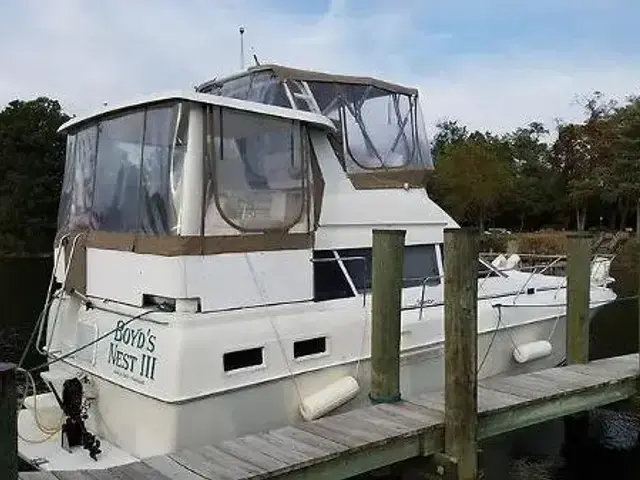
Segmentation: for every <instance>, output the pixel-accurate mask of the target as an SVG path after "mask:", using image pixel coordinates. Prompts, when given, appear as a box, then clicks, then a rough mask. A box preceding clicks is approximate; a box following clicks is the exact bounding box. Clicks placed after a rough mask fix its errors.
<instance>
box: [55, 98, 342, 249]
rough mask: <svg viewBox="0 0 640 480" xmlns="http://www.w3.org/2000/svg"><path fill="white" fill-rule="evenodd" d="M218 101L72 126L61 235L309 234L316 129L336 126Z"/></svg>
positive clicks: (169, 104) (153, 106) (161, 105)
mask: <svg viewBox="0 0 640 480" xmlns="http://www.w3.org/2000/svg"><path fill="white" fill-rule="evenodd" d="M192 96H193V97H197V98H200V97H204V99H206V100H212V99H215V97H212V96H210V95H201V96H199V95H198V94H194V95H192ZM225 102H226V103H232V104H233V103H234V102H235V103H242V104H244V103H245V102H237V101H226V100H225ZM225 102H222V103H225ZM215 103H216V102H213V103H205V102H202V103H200V102H196V101H191V100H190V99H167V100H164V101H160V102H158V101H155V102H147V103H144V102H143V103H139V104H134V105H130V106H127V107H126V108H121V109H116V110H115V111H113V112H105V113H103V114H100V115H95V116H93V117H88V118H86V119H82V120H81V121H75V122H73V125H70V126H68V127H65V128H66V130H67V132H68V140H67V158H66V166H65V176H64V181H63V187H62V195H61V199H60V208H59V217H58V230H59V236H60V235H61V234H64V233H66V232H72V231H87V230H88V231H100V232H110V233H118V234H136V235H144V236H194V235H207V236H227V237H228V236H239V235H242V234H244V233H273V232H280V233H287V232H296V233H306V232H310V231H311V230H312V228H313V225H312V221H311V217H312V209H313V208H314V205H313V195H312V192H311V190H312V188H313V186H314V181H315V182H316V183H317V182H318V179H314V178H313V174H312V168H311V166H310V162H311V161H312V159H311V151H310V145H309V139H308V135H309V134H308V124H309V123H316V122H317V123H319V124H321V125H319V126H322V127H324V128H327V127H328V126H329V125H330V123H329V121H328V120H326V119H324V118H322V117H320V116H317V115H313V114H305V113H301V114H297V113H295V114H294V113H293V112H291V110H287V111H284V112H283V111H282V110H281V111H277V112H276V113H277V115H275V114H274V115H268V114H264V113H261V112H259V111H258V112H256V111H255V110H256V108H253V110H254V111H251V109H241V108H228V107H227V106H225V105H218V104H215ZM217 103H221V102H220V101H217ZM258 107H260V108H265V107H261V106H258ZM267 109H272V110H277V109H273V107H267ZM258 110H259V109H258ZM284 113H288V115H289V117H291V118H287V117H286V116H285V115H284ZM307 117H308V118H307ZM311 119H313V120H314V121H315V122H314V121H311V122H309V120H311ZM305 120H307V121H305Z"/></svg>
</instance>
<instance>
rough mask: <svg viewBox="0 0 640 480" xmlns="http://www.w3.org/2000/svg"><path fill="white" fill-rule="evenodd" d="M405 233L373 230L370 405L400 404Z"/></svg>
mask: <svg viewBox="0 0 640 480" xmlns="http://www.w3.org/2000/svg"><path fill="white" fill-rule="evenodd" d="M405 235H406V230H377V229H374V230H373V249H372V264H373V265H372V292H373V293H372V295H373V298H372V306H371V310H372V321H371V323H372V325H371V392H370V393H369V398H370V399H371V400H372V401H373V402H374V403H391V402H397V401H399V400H400V308H401V294H402V271H403V265H404V239H405Z"/></svg>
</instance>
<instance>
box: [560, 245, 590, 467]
mask: <svg viewBox="0 0 640 480" xmlns="http://www.w3.org/2000/svg"><path fill="white" fill-rule="evenodd" d="M567 240H568V245H567V247H568V252H567V314H566V328H567V332H566V350H567V352H566V355H567V365H574V364H584V363H587V362H588V361H589V287H590V283H591V242H592V237H591V235H589V234H588V233H584V232H577V233H571V234H569V235H568V236H567ZM588 431H589V414H588V412H582V413H578V414H575V415H570V416H568V417H565V419H564V432H565V433H564V445H563V454H564V456H565V458H575V457H577V456H579V455H580V452H581V451H583V446H584V443H585V441H586V440H587V438H588Z"/></svg>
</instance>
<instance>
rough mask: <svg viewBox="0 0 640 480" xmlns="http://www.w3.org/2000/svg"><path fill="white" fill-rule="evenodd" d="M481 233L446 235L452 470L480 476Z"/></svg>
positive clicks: (465, 479) (466, 478) (468, 478)
mask: <svg viewBox="0 0 640 480" xmlns="http://www.w3.org/2000/svg"><path fill="white" fill-rule="evenodd" d="M478 245H479V244H478V234H477V231H476V230H468V229H445V231H444V273H445V274H444V331H445V340H444V360H445V426H444V429H445V430H444V431H445V442H444V453H445V457H443V460H444V461H445V462H447V463H450V466H449V467H448V468H446V469H447V470H449V469H454V470H456V471H457V476H456V478H458V479H460V480H473V479H475V478H476V477H477V471H478V465H477V448H476V438H477V430H478V414H477V411H478V405H477V398H478V375H477V368H478V367H477V363H478V362H477V358H478V353H477V352H478V254H479V248H478Z"/></svg>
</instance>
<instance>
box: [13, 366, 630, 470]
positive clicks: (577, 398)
mask: <svg viewBox="0 0 640 480" xmlns="http://www.w3.org/2000/svg"><path fill="white" fill-rule="evenodd" d="M638 360H639V359H638V355H637V354H632V355H625V356H621V357H614V358H608V359H604V360H598V361H594V362H590V363H588V364H583V365H570V366H566V367H558V368H553V369H549V370H543V371H539V372H534V373H527V374H522V375H516V376H509V377H505V376H503V377H492V378H488V379H485V380H481V381H480V382H479V383H478V398H477V400H478V435H477V438H478V440H482V439H485V438H489V437H492V436H495V435H499V434H501V433H505V432H509V431H512V430H517V429H519V428H523V427H526V426H529V425H533V424H536V423H541V422H545V421H548V420H552V419H555V418H560V417H563V416H566V415H570V414H574V413H578V412H582V411H585V410H589V409H592V408H595V407H599V406H603V405H607V404H610V403H614V402H618V401H621V400H625V399H627V398H630V397H632V396H634V395H635V393H636V388H637V387H636V381H637V378H638ZM444 409H445V402H444V391H437V392H430V393H425V394H422V395H419V396H417V397H415V398H408V399H406V400H403V401H400V402H397V403H391V404H378V405H373V406H370V407H366V408H361V409H356V410H353V411H350V412H346V413H343V414H340V415H335V416H331V417H326V418H323V419H320V420H316V421H312V422H303V423H298V424H296V425H292V426H288V427H284V428H281V429H277V430H273V431H270V432H266V433H260V434H255V435H249V436H246V437H241V438H238V439H235V440H229V441H226V442H223V443H221V444H218V445H207V446H202V447H200V448H196V449H188V450H180V451H177V452H175V453H172V454H169V455H165V456H158V457H152V458H149V459H146V460H143V461H141V462H137V463H132V464H129V465H124V466H120V467H116V468H111V469H108V470H102V471H95V470H93V471H85V472H66V473H65V472H53V473H48V472H30V473H20V477H19V478H21V479H23V480H54V479H55V480H96V479H102V478H104V479H107V478H113V479H121V478H122V479H128V480H129V479H130V480H133V479H138V478H140V479H156V480H165V479H183V480H202V479H209V480H241V479H242V480H244V479H267V478H282V479H309V480H311V479H333V480H339V479H345V478H349V477H352V476H354V475H358V474H361V473H364V472H369V471H372V470H375V469H378V468H381V467H385V466H388V465H392V464H394V463H397V462H400V461H403V460H407V459H410V458H416V457H428V456H430V455H433V454H435V453H440V452H442V451H443V445H444Z"/></svg>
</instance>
